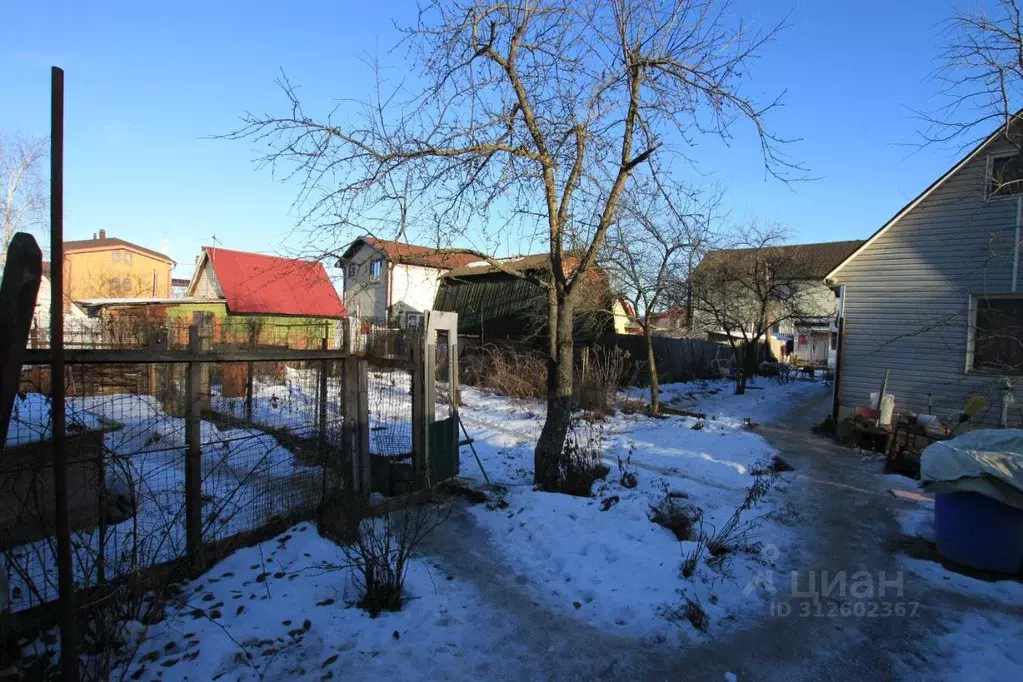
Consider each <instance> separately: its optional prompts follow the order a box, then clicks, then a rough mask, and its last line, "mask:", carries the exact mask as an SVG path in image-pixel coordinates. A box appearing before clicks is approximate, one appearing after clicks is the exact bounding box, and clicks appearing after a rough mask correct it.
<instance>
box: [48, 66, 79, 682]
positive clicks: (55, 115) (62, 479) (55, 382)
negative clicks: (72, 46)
mask: <svg viewBox="0 0 1023 682" xmlns="http://www.w3.org/2000/svg"><path fill="white" fill-rule="evenodd" d="M50 261H51V262H52V263H53V266H52V267H51V268H50V352H51V353H52V362H51V367H50V414H51V415H52V422H53V494H54V497H55V500H54V501H55V504H54V507H55V509H56V516H57V518H56V523H55V525H56V529H57V585H58V589H57V594H58V597H59V599H60V668H61V674H62V676H63V678H64V680H68V681H71V680H75V681H77V680H78V679H79V670H78V640H77V637H76V634H75V575H74V564H73V559H72V557H71V523H70V519H69V517H68V493H67V443H66V440H67V432H66V430H65V429H66V425H65V414H64V71H63V70H62V69H60V68H58V67H56V66H54V67H52V68H51V70H50Z"/></svg>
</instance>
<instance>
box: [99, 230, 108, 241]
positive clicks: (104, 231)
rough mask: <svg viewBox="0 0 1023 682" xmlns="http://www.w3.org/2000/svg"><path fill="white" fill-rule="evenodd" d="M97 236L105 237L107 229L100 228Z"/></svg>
mask: <svg viewBox="0 0 1023 682" xmlns="http://www.w3.org/2000/svg"><path fill="white" fill-rule="evenodd" d="M99 238H100V239H106V238H107V231H106V230H100V231H99Z"/></svg>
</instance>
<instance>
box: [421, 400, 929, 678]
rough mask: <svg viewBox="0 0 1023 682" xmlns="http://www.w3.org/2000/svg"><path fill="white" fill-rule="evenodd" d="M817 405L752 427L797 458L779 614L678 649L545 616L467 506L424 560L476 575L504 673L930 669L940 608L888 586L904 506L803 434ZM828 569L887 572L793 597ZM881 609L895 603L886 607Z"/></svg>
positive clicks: (867, 462)
mask: <svg viewBox="0 0 1023 682" xmlns="http://www.w3.org/2000/svg"><path fill="white" fill-rule="evenodd" d="M826 409H827V404H826V400H824V399H822V398H821V397H820V396H817V397H815V398H813V399H811V400H808V401H807V402H806V403H804V404H803V405H800V406H799V407H798V408H797V409H795V410H793V412H792V413H791V414H790V415H789V416H788V417H787V418H786V419H785V420H783V423H782V425H779V426H764V427H763V428H762V435H763V436H764V437H765V438H767V439H768V440H769V441H770V442H771V443H772V445H774V447H776V448H777V449H778V450H780V451H781V453H782V456H783V457H784V458H785V459H786V460H788V461H789V463H791V464H792V465H793V466H794V467H795V468H796V471H795V472H794V473H793V474H790V475H789V476H790V477H791V482H790V483H789V484H788V486H787V487H786V488H785V489H784V490H780V491H779V492H778V493H776V494H777V495H778V496H779V501H780V502H781V503H782V504H783V505H785V506H786V511H785V513H784V514H783V515H782V518H784V519H785V520H786V522H787V523H791V524H792V525H793V526H794V527H795V528H796V529H798V530H799V531H800V532H801V534H802V535H804V536H805V538H806V539H805V541H803V542H801V543H798V546H797V547H796V548H795V549H794V550H792V551H789V552H787V553H786V554H784V555H782V556H779V557H778V559H777V564H776V566H775V567H774V569H773V571H772V572H771V573H770V575H769V576H767V575H766V574H765V577H766V578H767V579H768V582H769V583H770V584H771V585H773V587H774V588H775V589H777V592H776V594H775V595H774V597H773V601H774V602H775V603H777V604H787V605H788V608H789V609H790V611H789V612H788V614H787V615H777V613H776V612H772V611H771V610H770V607H769V606H768V605H767V604H765V606H764V614H763V617H762V618H761V619H759V620H757V621H755V622H754V623H753V624H751V625H750V626H748V627H746V628H745V629H742V630H740V631H738V632H735V633H732V634H722V635H719V636H718V638H717V639H714V640H712V641H708V642H706V643H703V644H698V645H694V646H690V647H689V648H687V649H683V650H679V649H668V648H666V647H664V646H663V645H662V646H645V645H644V644H643V643H642V642H641V641H639V640H637V639H635V638H629V637H621V636H616V635H613V634H609V633H605V632H602V631H600V630H597V629H595V628H592V627H588V626H587V625H586V624H584V623H580V622H578V621H576V620H573V619H571V618H567V617H563V616H559V615H557V614H552V613H550V612H549V611H547V610H546V609H544V608H543V606H542V605H540V604H538V603H536V602H535V601H534V600H533V598H532V597H531V596H530V594H529V592H528V587H527V586H526V585H525V584H524V581H525V578H522V577H517V576H519V575H520V573H519V571H518V570H517V567H511V566H506V565H501V556H500V553H499V552H496V551H495V550H493V548H492V547H491V545H490V540H489V537H488V535H487V532H486V531H485V530H482V529H480V528H478V527H477V526H476V525H475V524H474V522H473V520H472V517H471V515H470V514H468V513H464V512H458V513H456V514H455V515H454V517H453V518H452V519H451V520H450V521H449V522H448V523H446V524H444V525H443V526H441V528H440V529H438V531H437V532H435V534H434V535H433V536H431V537H430V538H429V540H428V543H427V545H426V546H425V547H424V548H423V549H424V551H425V552H426V553H427V554H428V555H430V560H431V561H437V562H439V563H440V564H442V565H444V567H445V569H446V570H448V571H450V572H452V573H453V574H455V575H457V576H458V577H460V578H462V579H466V580H470V581H471V582H473V583H474V585H476V586H477V588H478V589H479V590H480V591H481V592H482V593H483V595H484V598H485V600H486V603H485V604H481V608H485V609H489V610H490V612H491V613H492V614H493V618H494V619H498V620H500V622H501V625H502V628H503V629H504V630H505V631H507V630H508V629H509V628H510V629H511V631H512V632H514V633H515V636H514V637H512V638H507V639H506V640H505V641H497V642H493V644H492V650H491V651H489V652H487V653H488V654H489V655H492V656H493V657H495V658H494V660H495V667H494V670H495V671H500V675H499V676H500V677H504V678H508V679H644V680H646V679H649V680H661V679H663V680H679V679H687V680H690V679H691V680H715V681H718V682H720V680H723V679H725V678H724V673H725V672H733V673H735V674H737V675H738V677H739V679H740V680H747V679H748V680H785V682H792V681H794V680H814V679H822V680H823V679H827V680H836V679H838V680H890V679H906V678H909V677H916V676H919V677H921V678H924V677H928V678H932V679H933V678H934V677H935V676H934V673H933V669H936V668H940V666H939V665H938V663H939V662H937V661H934V660H929V659H928V658H926V657H925V656H923V655H920V654H918V653H917V648H916V646H915V643H916V642H919V641H925V642H926V641H927V638H928V637H929V636H931V635H933V634H936V633H940V632H941V631H942V627H941V621H942V619H941V609H942V608H943V607H944V606H945V604H943V603H934V600H933V599H929V598H928V595H927V594H926V592H927V585H926V584H925V583H924V582H923V581H922V580H919V579H916V578H915V577H913V576H911V575H909V574H905V575H904V576H903V577H902V582H901V588H899V587H896V586H893V583H892V582H891V581H895V580H897V579H898V576H899V573H898V569H897V567H896V565H895V552H894V551H893V543H894V542H895V541H896V539H897V538H898V537H899V531H898V528H897V523H896V520H895V512H896V511H897V510H898V508H899V507H900V506H902V505H911V504H912V503H911V502H906V501H902V500H898V499H896V498H894V497H893V496H891V495H890V494H888V493H887V492H886V491H885V489H884V484H883V479H880V478H879V476H878V473H879V470H880V463H879V462H878V461H877V459H876V458H871V457H864V456H861V455H859V454H857V453H856V452H854V451H851V450H849V449H846V448H842V447H839V446H837V445H835V444H834V443H832V442H830V441H827V440H825V439H822V438H818V437H816V436H813V435H812V434H810V432H809V426H810V424H812V423H814V422H815V421H819V420H820V418H821V416H822V415H823V414H824V413H825V412H826ZM824 571H827V572H828V574H829V576H831V577H832V579H833V577H834V576H836V575H841V574H843V573H840V572H844V575H845V576H846V578H847V579H853V575H852V574H853V573H855V572H861V573H859V574H858V578H856V579H858V580H859V584H860V585H861V586H863V585H866V584H870V585H872V586H873V587H874V588H875V589H879V588H880V581H881V580H887V581H889V582H887V583H886V589H887V594H886V595H885V596H884V597H883V598H882V597H880V596H877V595H874V596H868V597H866V598H860V599H857V598H856V595H854V594H851V593H850V592H849V590H846V591H845V594H840V593H836V592H832V593H831V595H830V596H824V597H822V598H820V599H817V600H815V599H811V598H808V597H804V596H802V595H801V594H799V593H798V592H809V591H811V590H809V581H810V580H811V579H815V580H816V581H817V584H816V588H817V591H820V587H821V585H820V582H821V578H822V577H823V572H824ZM793 572H794V574H795V576H796V580H795V584H793V580H792V575H793ZM882 572H883V573H882ZM811 576H813V577H812V578H811ZM865 581H866V582H865ZM743 587H744V586H742V585H736V586H734V589H737V590H741V589H743ZM793 587H795V588H796V590H797V593H793ZM751 598H756V597H751ZM857 602H861V603H860V604H859V605H857ZM913 603H918V604H919V606H916V607H914V606H912V604H913ZM886 604H887V605H888V606H886ZM899 605H901V608H899ZM843 606H844V607H845V609H843ZM776 608H777V607H776ZM781 608H785V607H781ZM897 608H898V610H899V611H901V609H902V608H906V609H907V610H909V609H913V610H914V612H915V613H914V614H913V617H909V616H901V617H900V616H898V615H895V614H894V612H895V611H896V609H897ZM888 609H891V611H892V612H893V613H892V614H891V615H887V616H886V615H885V614H886V612H887V611H888ZM843 611H846V612H847V613H846V615H843ZM497 661H499V663H498V662H497ZM928 670H932V672H931V673H928ZM938 677H940V674H938Z"/></svg>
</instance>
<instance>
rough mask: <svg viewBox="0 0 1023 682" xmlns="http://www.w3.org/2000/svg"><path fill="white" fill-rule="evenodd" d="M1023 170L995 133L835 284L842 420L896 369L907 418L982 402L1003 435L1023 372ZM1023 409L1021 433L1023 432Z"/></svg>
mask: <svg viewBox="0 0 1023 682" xmlns="http://www.w3.org/2000/svg"><path fill="white" fill-rule="evenodd" d="M1020 178H1023V160H1021V157H1020V154H1019V148H1018V146H1017V145H1014V144H1012V143H1010V142H1009V140H1008V139H1007V136H1006V135H1005V133H1004V131H1003V130H999V131H997V132H995V133H993V134H992V135H991V136H990V137H988V138H987V139H986V140H984V141H983V142H982V143H981V144H980V145H978V146H977V147H976V148H975V149H974V150H973V151H971V152H970V153H969V154H967V156H966V157H965V158H963V159H962V160H961V161H959V162H958V163H957V164H956V165H955V166H954V167H953V168H951V169H950V170H949V171H948V172H946V173H945V174H944V175H943V176H941V177H940V178H938V180H936V181H935V182H934V183H933V184H932V185H931V186H930V187H928V188H927V189H926V190H924V191H923V193H921V194H920V195H919V196H918V197H916V198H915V199H913V201H911V202H910V203H909V204H908V205H907V206H905V207H904V208H903V209H902V210H901V211H899V212H898V213H897V214H896V215H895V216H894V217H893V218H892V219H891V220H889V221H888V222H887V223H885V224H884V225H883V226H882V227H881V229H879V230H878V231H877V232H875V233H874V234H873V235H872V236H871V237H870V239H868V240H867V241H866V243H864V244H863V246H861V247H860V248H859V249H857V250H856V251H855V252H854V253H853V254H852V255H851V256H849V258H847V259H845V260H844V261H843V262H842V263H841V264H840V265H838V266H837V267H836V268H834V269H833V270H832V271H831V272H830V273H829V274H828V281H829V282H830V283H832V284H833V285H835V286H837V287H839V291H840V293H841V299H840V301H841V302H840V314H841V315H842V316H843V318H844V339H843V341H842V353H841V355H842V357H841V360H840V363H841V365H840V373H839V377H838V383H837V393H838V394H837V396H836V398H837V406H838V412H839V416H845V415H849V414H851V413H852V412H853V411H854V409H855V408H856V407H858V406H868V405H869V401H870V398H869V395H870V393H871V392H876V391H879V390H880V385H881V382H882V378H883V376H884V371H885V369H888V370H891V378H890V380H889V383H888V388H887V390H888V392H889V393H892V394H894V396H895V401H896V412H905V411H913V412H917V413H926V412H928V410H931V411H933V413H934V414H937V415H939V416H943V417H946V418H950V419H955V418H956V417H957V416H958V414H959V412H960V410H961V409H962V408H963V406H964V405H965V403H966V401H967V399H968V398H969V397H971V396H973V395H983V396H984V397H985V398H986V399H987V401H988V405H989V407H988V408H987V409H985V410H984V411H983V412H981V414H979V415H978V416H977V417H976V418H975V419H974V421H975V422H979V423H983V424H986V425H998V424H999V423H1000V422H1001V420H1002V415H1003V397H1004V396H1006V395H1012V394H1015V395H1019V393H1020V391H1021V389H1023V386H1020V385H1017V386H1016V388H1015V389H1009V390H1008V391H1006V390H1005V388H1004V387H1005V385H1006V383H1007V382H1010V383H1011V382H1014V381H1015V378H1016V377H1017V376H1018V375H1019V374H1020V373H1021V369H1023V353H1021V339H1023V296H1021V294H1020V293H1019V284H1020V282H1019V277H1020V274H1019V239H1020V220H1021V215H1023V183H1021V182H1019V180H1020ZM1020 408H1021V405H1020V404H1018V403H1017V404H1014V405H1013V404H1010V405H1008V409H1007V410H1006V413H1007V417H1008V419H1007V422H1008V425H1009V426H1012V427H1016V428H1019V427H1021V426H1023V412H1021V409H1020Z"/></svg>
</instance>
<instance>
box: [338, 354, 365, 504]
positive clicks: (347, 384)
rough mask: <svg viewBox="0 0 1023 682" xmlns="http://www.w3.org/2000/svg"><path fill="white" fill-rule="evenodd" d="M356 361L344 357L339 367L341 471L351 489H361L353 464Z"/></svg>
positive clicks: (356, 398)
mask: <svg viewBox="0 0 1023 682" xmlns="http://www.w3.org/2000/svg"><path fill="white" fill-rule="evenodd" d="M358 371H359V367H358V363H357V362H356V359H355V356H354V355H352V356H349V357H348V358H347V359H345V361H344V364H343V365H342V367H341V386H342V391H343V392H344V398H343V401H344V402H343V409H344V421H343V422H342V423H341V452H342V456H343V457H344V462H343V463H342V467H341V471H342V475H343V476H344V479H345V480H344V482H345V485H346V486H348V487H349V488H350V489H351V490H361V489H362V481H360V480H359V468H358V467H357V466H355V462H356V461H357V460H356V457H355V449H356V445H355V433H356V431H357V430H358V401H359V384H358V381H357V377H358Z"/></svg>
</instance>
